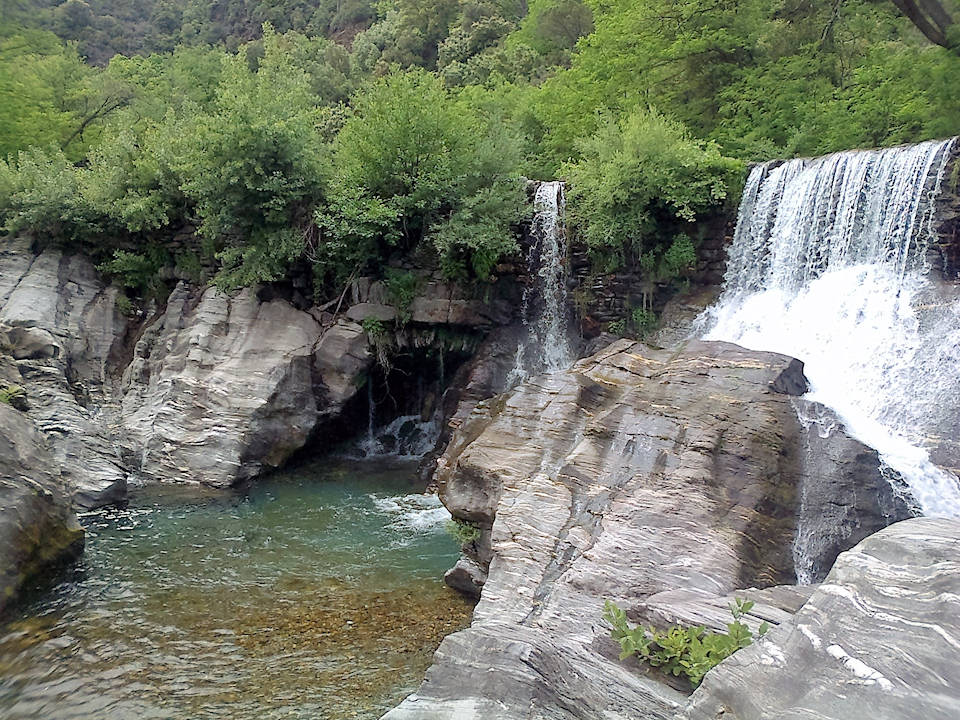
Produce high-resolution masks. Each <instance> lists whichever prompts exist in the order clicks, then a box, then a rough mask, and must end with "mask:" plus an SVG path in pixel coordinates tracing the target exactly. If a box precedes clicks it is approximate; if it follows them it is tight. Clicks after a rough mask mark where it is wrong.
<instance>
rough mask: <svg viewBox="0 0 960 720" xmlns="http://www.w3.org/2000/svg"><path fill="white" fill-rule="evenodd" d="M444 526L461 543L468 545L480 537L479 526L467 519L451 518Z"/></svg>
mask: <svg viewBox="0 0 960 720" xmlns="http://www.w3.org/2000/svg"><path fill="white" fill-rule="evenodd" d="M446 528H447V532H448V533H450V534H451V535H452V536H453V537H454V538H456V540H457V542H459V543H460V544H461V545H469V544H470V543H472V542H476V541H477V540H479V539H480V526H479V525H477V524H476V523H472V522H470V521H469V520H461V519H460V518H453V519H451V520H449V521H448V522H447V525H446Z"/></svg>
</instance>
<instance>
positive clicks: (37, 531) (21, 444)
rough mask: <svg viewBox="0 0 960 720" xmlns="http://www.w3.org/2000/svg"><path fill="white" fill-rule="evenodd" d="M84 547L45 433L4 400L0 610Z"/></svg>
mask: <svg viewBox="0 0 960 720" xmlns="http://www.w3.org/2000/svg"><path fill="white" fill-rule="evenodd" d="M82 550H83V529H82V528H81V527H80V525H79V524H78V523H77V518H76V515H75V514H74V512H73V509H72V507H71V502H70V490H69V488H68V487H67V484H66V482H65V481H64V479H63V478H62V476H61V475H60V473H59V468H58V465H57V463H56V462H55V461H54V459H53V457H52V456H51V455H50V453H49V452H48V450H47V448H46V446H45V441H44V439H43V436H42V435H41V434H40V433H39V432H37V430H36V429H35V428H34V426H33V423H32V422H31V421H30V419H29V418H28V417H27V416H26V415H24V414H23V413H21V412H19V411H17V410H14V409H13V408H11V407H10V406H9V405H5V404H2V403H0V612H2V611H3V609H4V608H5V607H6V606H7V605H8V604H9V603H10V601H11V600H13V599H14V598H16V596H17V594H18V592H19V591H20V589H21V588H22V587H23V586H24V584H25V583H28V582H30V581H31V580H33V579H35V578H36V577H38V576H39V575H41V574H42V573H43V572H44V571H45V570H47V569H49V568H50V567H51V566H52V565H55V564H57V563H59V562H61V561H63V560H65V559H70V558H73V557H75V556H76V555H78V554H79V553H80V552H81V551H82Z"/></svg>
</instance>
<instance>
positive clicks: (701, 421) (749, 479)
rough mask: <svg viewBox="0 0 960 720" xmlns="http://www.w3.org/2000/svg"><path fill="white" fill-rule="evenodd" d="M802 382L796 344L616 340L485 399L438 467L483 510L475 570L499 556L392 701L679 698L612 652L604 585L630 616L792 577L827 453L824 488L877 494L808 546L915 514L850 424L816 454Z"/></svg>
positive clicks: (447, 493) (448, 492)
mask: <svg viewBox="0 0 960 720" xmlns="http://www.w3.org/2000/svg"><path fill="white" fill-rule="evenodd" d="M805 389H806V381H805V379H804V377H803V372H802V366H801V364H800V363H799V362H798V361H796V360H793V359H791V358H788V357H784V356H780V355H775V354H771V353H759V352H749V351H746V350H743V349H742V348H738V347H736V346H733V345H729V344H725V343H702V342H698V343H691V344H690V345H688V346H687V347H686V348H685V349H682V350H680V351H676V352H666V351H655V350H652V349H650V348H648V347H646V346H644V345H641V344H638V343H633V342H631V341H626V340H623V341H618V342H616V343H614V344H613V345H611V346H610V347H608V348H607V349H606V350H604V351H602V352H600V353H598V354H596V355H594V356H593V357H591V358H588V359H586V360H583V361H580V362H579V363H577V364H576V365H575V366H574V367H573V369H571V370H570V371H566V372H560V373H554V374H549V375H542V376H539V377H537V378H534V379H532V380H530V381H529V382H527V383H525V384H524V385H521V386H520V387H519V388H518V389H517V390H516V391H514V392H513V393H511V394H508V395H502V396H499V397H497V398H494V399H492V400H489V401H487V402H484V403H480V405H479V406H478V407H477V409H476V410H475V411H474V412H473V413H472V414H471V416H470V417H469V418H468V419H467V420H466V421H464V422H463V424H462V425H461V427H460V428H459V429H458V430H457V432H456V433H455V434H454V436H453V438H452V440H451V442H450V445H449V446H448V448H447V451H446V453H445V454H444V456H443V457H442V458H441V459H440V461H439V464H438V478H439V484H440V491H441V497H442V498H443V500H444V503H445V504H446V505H447V507H448V508H449V509H450V510H451V512H452V513H453V514H454V515H455V516H457V517H460V518H462V519H464V520H468V521H471V522H474V523H477V524H478V525H479V526H480V528H481V531H482V534H481V538H480V540H479V541H478V542H477V543H476V544H475V545H474V546H473V547H471V548H468V553H467V554H468V556H469V557H468V560H467V561H465V562H466V563H467V564H469V565H470V566H471V568H472V569H473V573H474V579H473V582H475V584H477V585H479V584H480V583H481V582H482V581H483V578H482V576H480V577H477V573H483V572H484V571H487V572H488V577H487V578H486V582H485V584H484V585H483V594H482V597H481V600H480V603H479V605H478V606H477V608H476V611H475V614H474V621H473V624H472V626H471V627H470V628H469V629H467V630H465V631H463V632H461V633H457V634H455V635H452V636H450V637H448V638H447V639H446V640H444V642H443V644H442V645H441V647H440V649H439V651H438V653H437V656H436V658H435V664H434V666H433V667H432V668H431V670H430V671H429V673H428V675H427V678H426V680H425V682H424V684H423V686H422V687H421V689H420V691H419V692H418V693H417V694H416V695H414V696H411V697H410V698H408V699H407V700H406V701H405V702H404V703H403V704H402V705H401V706H400V707H398V708H397V709H395V710H394V711H392V712H390V713H388V714H387V716H386V717H387V718H389V719H390V720H412V719H421V718H423V719H425V718H431V719H435V718H451V719H452V718H457V719H458V720H467V719H469V718H489V717H497V718H501V719H509V718H565V719H566V718H604V719H606V720H611V719H612V718H634V717H637V715H638V713H639V714H640V715H641V716H642V717H645V718H671V717H673V716H674V714H675V713H676V712H677V711H678V710H679V709H680V708H681V706H682V705H683V703H684V701H685V696H684V694H683V693H681V692H679V691H678V690H676V689H674V688H672V687H670V686H669V685H667V684H665V683H664V682H662V679H660V680H658V679H656V678H654V677H652V676H649V675H647V674H644V673H642V672H637V671H636V668H634V669H631V668H629V667H627V666H625V665H624V664H623V663H620V662H619V661H618V660H617V655H618V652H617V651H618V649H619V648H618V647H617V646H615V645H614V643H613V642H612V641H611V640H610V639H609V635H608V630H607V628H605V627H604V625H603V623H602V622H601V620H600V615H601V610H602V605H603V602H604V600H606V599H611V600H613V601H615V602H617V603H619V604H620V605H621V606H623V607H625V608H628V609H629V610H630V611H631V612H633V613H634V616H636V614H637V612H639V611H642V608H643V607H644V604H645V602H646V601H648V600H649V599H650V598H652V597H654V596H656V595H657V594H659V593H663V592H666V591H676V590H686V591H690V592H701V593H708V594H719V595H723V594H726V593H729V592H732V591H734V590H735V589H737V588H743V587H749V586H760V587H765V586H771V585H777V584H782V583H790V582H793V581H794V579H795V576H794V552H793V550H792V545H793V539H794V537H795V534H796V530H797V516H798V512H799V510H800V507H801V505H802V488H803V487H804V486H805V485H807V484H808V483H811V482H813V481H814V480H818V481H819V480H820V478H819V476H820V475H821V474H822V473H824V471H825V469H826V470H829V473H830V478H831V482H830V483H829V484H828V486H827V487H823V488H821V491H820V493H821V495H820V497H821V498H822V502H823V503H824V504H829V503H831V502H835V503H842V502H845V500H846V497H848V495H849V494H850V493H855V492H856V493H860V494H862V495H863V496H865V497H866V498H871V497H873V498H877V501H876V502H873V503H872V505H871V502H870V500H864V501H863V503H862V504H863V505H866V506H867V507H863V508H862V511H861V515H860V516H859V518H858V519H857V521H856V522H855V523H850V524H849V525H848V526H847V528H846V529H845V530H844V531H843V532H844V533H845V534H846V537H843V538H836V539H835V540H836V541H835V542H833V543H830V544H829V547H828V546H826V545H822V546H816V545H813V546H812V547H809V548H805V549H804V552H807V553H810V554H812V555H814V556H816V560H815V564H816V563H819V564H821V565H829V563H830V562H832V560H833V557H832V556H831V554H832V555H833V556H835V555H836V552H838V551H839V550H841V549H845V548H846V547H850V546H852V545H853V544H854V543H856V542H857V541H858V540H860V539H862V538H863V537H865V536H866V535H868V534H870V533H871V532H873V531H875V530H877V529H879V528H881V527H883V526H885V525H886V524H888V523H889V522H891V521H892V520H893V519H896V518H898V517H905V516H907V515H908V514H909V511H908V510H907V508H906V507H905V506H904V505H903V504H902V503H899V502H898V501H897V500H896V498H895V497H893V493H892V491H891V489H890V486H889V484H888V482H887V481H886V480H884V479H883V478H882V477H881V475H880V472H879V469H878V461H877V458H876V455H875V453H873V451H871V450H870V449H868V448H866V447H865V446H863V445H861V444H860V443H858V442H856V441H854V440H852V439H850V438H848V437H846V436H845V435H844V434H843V433H842V431H841V430H839V429H838V430H835V431H834V433H833V435H832V436H831V438H828V439H827V440H829V445H830V452H829V453H824V454H822V455H820V456H818V457H817V458H816V462H813V461H812V459H811V457H809V456H808V454H807V452H806V451H805V448H806V447H807V441H808V439H809V435H810V432H812V431H810V430H808V429H807V428H806V427H805V426H804V424H803V423H801V422H800V421H799V420H798V417H797V412H796V409H795V406H794V403H795V402H796V401H797V398H796V397H795V396H797V395H799V394H801V393H803V392H804V391H805ZM828 465H829V467H827V466H828ZM814 475H816V476H817V477H816V478H815V477H814ZM831 493H833V494H832V495H831ZM468 573H469V570H468V569H467V568H463V572H462V573H460V578H461V579H463V576H464V575H467V574H468Z"/></svg>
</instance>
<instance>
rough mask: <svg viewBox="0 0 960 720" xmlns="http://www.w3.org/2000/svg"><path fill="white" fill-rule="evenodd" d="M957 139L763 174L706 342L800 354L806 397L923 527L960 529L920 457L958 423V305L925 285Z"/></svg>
mask: <svg viewBox="0 0 960 720" xmlns="http://www.w3.org/2000/svg"><path fill="white" fill-rule="evenodd" d="M955 142H956V139H954V140H947V141H935V142H927V143H922V144H919V145H913V146H907V147H898V148H890V149H885V150H876V151H854V152H842V153H837V154H834V155H829V156H826V157H821V158H815V159H803V160H791V161H789V162H785V163H767V164H765V165H759V166H757V167H755V168H754V169H753V171H752V172H751V173H750V177H749V180H748V181H747V186H746V188H745V190H744V196H743V200H742V202H741V205H740V213H739V218H738V222H737V230H736V234H735V237H734V242H733V245H732V247H731V248H730V254H729V261H728V269H727V275H726V279H725V284H724V291H723V294H722V295H721V297H720V299H719V301H718V302H717V303H716V305H714V306H713V307H712V308H710V309H709V310H708V311H707V313H705V315H704V316H703V317H702V318H701V322H702V323H704V324H705V328H706V331H705V333H704V338H705V339H708V340H726V341H728V342H733V343H736V344H738V345H742V346H744V347H748V348H751V349H755V350H769V351H774V352H779V353H784V354H786V355H792V356H794V357H797V358H799V359H801V360H802V361H803V362H804V372H805V374H806V376H807V378H808V380H809V382H810V386H811V389H810V392H809V394H808V396H807V397H808V398H809V399H810V400H814V401H817V402H820V403H822V404H824V405H826V406H827V407H830V408H832V409H833V410H834V411H835V412H836V413H837V414H838V415H839V416H840V418H841V419H842V421H843V423H844V425H845V426H846V429H847V431H848V432H849V433H850V434H851V435H853V436H854V437H856V438H858V439H859V440H861V441H862V442H864V443H865V444H867V445H869V446H871V447H873V448H875V449H876V450H877V451H878V452H879V453H880V456H881V458H882V460H883V461H884V462H885V463H886V464H887V465H888V466H889V467H891V468H892V469H894V470H896V471H897V472H898V473H900V475H901V476H902V478H903V479H904V481H905V482H906V483H907V485H908V486H909V488H910V492H911V493H912V495H913V498H914V500H915V501H916V504H917V505H918V507H919V509H920V510H921V511H922V512H923V513H924V514H927V515H941V516H954V517H958V516H960V487H958V481H957V478H956V477H955V476H954V475H952V474H951V473H949V472H946V471H944V470H942V469H940V468H939V467H937V466H936V465H934V464H933V463H932V462H931V461H930V458H929V455H928V452H927V450H926V449H925V448H924V446H925V445H927V446H929V445H931V444H936V438H937V435H938V433H943V432H945V429H946V432H951V428H952V429H953V430H952V431H955V429H956V428H957V427H958V424H960V372H958V370H957V369H958V368H960V298H958V293H957V291H956V288H953V291H952V293H951V292H944V288H943V287H942V286H943V283H940V284H939V285H938V284H937V283H936V282H934V281H933V279H931V277H929V275H928V267H927V265H926V255H927V248H928V245H929V242H930V239H931V237H932V236H933V234H934V227H933V223H934V211H935V201H936V198H937V197H938V195H939V193H940V190H941V187H942V183H943V179H944V174H945V171H946V167H947V164H948V161H949V159H950V157H951V153H952V151H953V146H954V144H955Z"/></svg>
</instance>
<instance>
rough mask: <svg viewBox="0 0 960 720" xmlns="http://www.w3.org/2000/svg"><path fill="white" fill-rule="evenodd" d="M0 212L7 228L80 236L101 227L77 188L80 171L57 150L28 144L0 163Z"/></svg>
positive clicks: (50, 235)
mask: <svg viewBox="0 0 960 720" xmlns="http://www.w3.org/2000/svg"><path fill="white" fill-rule="evenodd" d="M0 176H2V177H3V180H0V201H2V203H3V207H0V213H2V216H3V218H4V222H5V224H4V227H5V229H6V230H7V231H8V232H10V233H19V232H26V233H30V234H32V235H34V236H42V237H43V239H44V240H48V239H49V240H55V241H56V240H66V241H81V240H84V239H87V238H89V237H91V236H93V235H95V234H96V233H98V232H100V231H101V230H103V229H104V227H103V225H102V223H101V222H100V221H99V218H98V217H97V214H96V212H95V210H94V208H92V207H91V206H90V204H89V202H87V200H86V199H85V198H84V197H83V194H82V193H81V186H80V177H81V173H80V171H79V170H77V169H76V168H75V167H74V166H73V164H72V163H71V162H70V161H69V160H68V159H67V157H66V155H64V154H63V151H61V150H51V151H44V150H41V149H39V148H31V149H29V150H24V151H21V152H20V153H19V154H18V156H17V159H16V160H15V161H14V162H13V163H11V164H4V166H3V167H0Z"/></svg>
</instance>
